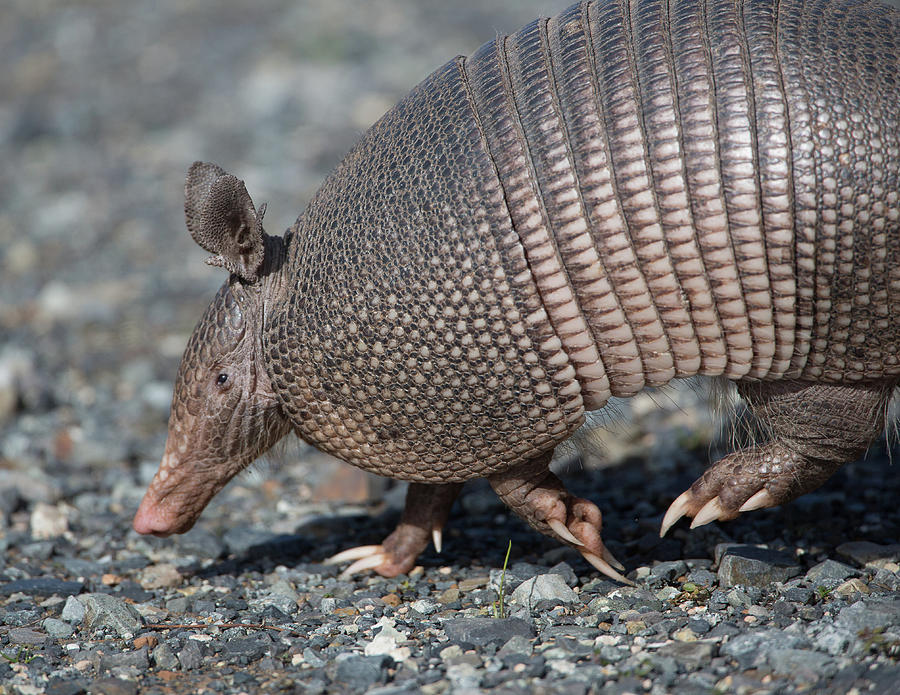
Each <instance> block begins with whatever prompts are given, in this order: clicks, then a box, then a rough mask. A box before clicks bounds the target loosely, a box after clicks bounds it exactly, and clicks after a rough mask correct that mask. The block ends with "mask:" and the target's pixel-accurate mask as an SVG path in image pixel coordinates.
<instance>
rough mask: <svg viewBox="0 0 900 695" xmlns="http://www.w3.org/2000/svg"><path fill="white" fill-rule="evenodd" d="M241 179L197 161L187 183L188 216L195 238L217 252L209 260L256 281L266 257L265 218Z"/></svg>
mask: <svg viewBox="0 0 900 695" xmlns="http://www.w3.org/2000/svg"><path fill="white" fill-rule="evenodd" d="M265 212H266V206H265V205H261V206H260V208H259V211H257V210H256V208H255V207H254V206H253V201H252V200H251V199H250V194H249V193H247V189H246V187H245V186H244V182H243V181H241V180H240V179H238V178H236V177H234V176H232V175H230V174H228V173H226V172H225V170H224V169H222V168H221V167H219V166H216V165H215V164H209V163H206V162H195V163H194V164H193V166H191V168H190V171H188V175H187V180H186V181H185V184H184V217H185V221H186V222H187V228H188V231H189V232H190V233H191V237H193V239H194V241H196V242H197V243H198V244H199V245H200V246H201V247H202V248H204V249H206V250H207V251H209V252H210V253H212V254H214V255H213V256H212V258H209V259H208V260H207V261H206V262H207V263H209V264H210V265H215V266H220V267H222V268H225V269H226V270H228V271H229V272H232V273H234V274H236V275H238V276H240V277H241V278H242V279H243V280H245V281H247V282H256V279H257V277H258V275H257V273H258V271H259V267H260V266H261V265H262V262H263V257H264V253H265V252H264V243H263V226H262V220H263V215H265Z"/></svg>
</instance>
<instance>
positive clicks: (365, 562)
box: [341, 545, 387, 579]
mask: <svg viewBox="0 0 900 695" xmlns="http://www.w3.org/2000/svg"><path fill="white" fill-rule="evenodd" d="M372 547H374V548H380V547H381V546H380V545H377V546H372ZM386 561H387V556H386V555H385V554H384V553H383V552H378V553H375V554H374V555H371V556H369V557H363V558H360V559H359V560H357V561H356V562H354V563H353V564H352V565H350V566H349V567H348V568H347V569H345V570H344V571H343V572H341V579H349V578H350V577H352V576H353V575H354V574H356V573H357V572H363V571H365V570H371V569H375V568H376V567H378V565H380V564H381V563H382V562H386Z"/></svg>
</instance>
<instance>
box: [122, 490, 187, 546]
mask: <svg viewBox="0 0 900 695" xmlns="http://www.w3.org/2000/svg"><path fill="white" fill-rule="evenodd" d="M194 521H195V519H192V518H185V517H184V515H180V514H177V513H175V511H174V510H173V509H172V508H171V507H170V506H169V505H167V504H160V503H159V502H158V501H157V500H155V499H153V497H152V496H151V493H150V492H149V491H148V492H147V494H145V495H144V499H143V500H141V506H140V507H138V510H137V513H136V514H135V515H134V520H133V521H132V522H131V526H132V528H134V530H135V531H137V532H138V533H141V534H144V535H154V536H158V537H160V538H165V537H167V536H171V535H172V534H173V533H184V532H185V531H187V530H189V529H190V528H191V527H192V526H193V525H194Z"/></svg>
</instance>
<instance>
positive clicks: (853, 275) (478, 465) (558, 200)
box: [135, 0, 900, 577]
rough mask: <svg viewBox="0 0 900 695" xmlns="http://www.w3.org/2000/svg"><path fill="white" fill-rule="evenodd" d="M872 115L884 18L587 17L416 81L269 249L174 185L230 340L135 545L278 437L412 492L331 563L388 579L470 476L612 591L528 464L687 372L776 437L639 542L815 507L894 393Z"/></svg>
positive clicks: (582, 12)
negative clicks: (690, 522)
mask: <svg viewBox="0 0 900 695" xmlns="http://www.w3.org/2000/svg"><path fill="white" fill-rule="evenodd" d="M898 108H900V13H897V12H894V11H891V10H888V9H886V8H884V7H882V6H881V5H879V4H878V3H874V2H864V1H855V0H833V1H827V0H780V1H779V2H776V1H775V0H756V1H754V2H742V3H739V2H733V1H731V0H708V1H706V2H697V1H696V0H669V1H668V2H665V1H664V0H631V2H625V1H624V0H602V1H596V2H585V3H582V4H580V5H576V6H573V7H572V8H570V9H569V10H567V11H565V12H563V13H562V14H560V15H559V16H558V17H556V18H553V19H543V20H537V21H535V22H533V23H532V24H530V25H528V26H527V27H525V28H523V29H522V30H521V31H519V32H517V33H516V34H513V35H511V36H501V37H497V38H496V39H494V40H493V41H491V42H489V43H487V44H485V45H484V46H483V47H482V48H480V49H479V50H478V51H476V52H475V53H474V54H473V55H471V56H469V57H463V58H457V59H455V60H453V61H451V62H450V63H448V64H447V65H445V66H443V67H442V68H440V69H439V70H437V71H436V72H435V73H433V74H432V75H431V76H430V77H429V78H427V79H426V80H425V81H424V82H423V83H422V84H420V85H419V86H418V87H417V88H416V89H414V90H413V91H412V92H411V93H410V94H409V95H408V96H407V97H406V98H405V99H403V100H402V101H401V102H400V103H399V104H398V105H397V106H396V107H395V108H394V109H392V110H391V111H389V112H388V113H387V114H386V115H385V116H384V117H383V118H382V119H381V120H380V121H379V122H378V123H377V124H375V126H373V128H372V129H371V130H370V131H369V132H368V133H367V134H366V135H365V136H364V137H363V139H362V140H361V141H360V143H359V144H358V145H357V146H356V147H355V148H354V149H353V151H351V152H350V154H349V155H348V156H347V157H346V158H345V159H344V161H343V162H342V163H341V164H340V165H339V166H338V168H337V169H336V170H335V172H334V173H333V174H332V175H331V176H330V177H329V178H328V179H327V180H326V181H325V183H324V185H323V186H322V188H321V189H320V190H319V192H318V193H317V194H316V196H315V198H314V199H313V201H312V202H311V204H310V206H309V208H308V209H307V211H306V212H305V213H304V214H303V216H302V217H301V218H300V219H299V220H298V221H297V223H296V225H295V226H294V227H293V228H292V230H291V236H290V239H289V240H288V241H286V242H285V243H284V244H283V245H281V244H278V243H276V242H275V241H273V240H272V238H271V237H266V236H265V235H264V234H263V232H262V226H261V220H262V210H260V211H259V212H257V211H256V209H255V208H254V206H253V204H252V202H251V201H250V199H249V196H248V195H247V193H246V190H245V189H244V188H243V184H241V183H240V182H239V181H238V180H237V179H235V178H234V177H230V176H228V175H227V174H225V172H223V171H222V170H221V169H219V168H218V167H216V166H215V165H203V164H198V165H196V166H195V168H193V169H192V173H191V176H190V177H189V180H188V186H187V187H186V213H187V222H188V228H189V230H190V232H191V233H192V235H193V236H194V238H195V239H196V240H197V242H198V243H199V244H200V245H201V246H203V247H204V248H206V249H208V250H210V251H211V252H212V253H213V254H215V255H214V257H213V259H212V262H213V263H214V264H215V265H221V266H223V267H225V268H226V269H228V270H230V271H231V272H232V273H233V275H232V277H231V278H230V280H229V283H228V285H227V288H226V289H225V290H223V292H224V293H225V294H223V295H222V297H225V296H230V297H232V298H233V301H234V302H236V305H237V306H238V307H239V308H240V315H241V317H242V319H241V320H242V321H244V322H245V323H244V324H242V325H244V328H245V330H244V333H243V334H241V335H240V336H239V337H237V338H232V333H234V331H231V332H230V333H229V332H228V331H227V330H226V325H225V324H222V323H221V322H218V319H217V318H216V317H218V316H219V315H220V312H219V311H218V310H211V311H210V313H208V315H207V318H206V319H205V320H204V322H201V325H200V326H198V329H197V332H195V336H194V338H192V345H193V346H194V347H193V348H190V347H189V350H188V352H187V353H186V356H185V365H183V367H182V372H180V374H179V383H178V386H177V387H176V395H175V401H174V402H173V415H172V421H171V423H170V440H171V442H172V443H171V445H167V454H166V458H165V459H164V466H163V467H162V469H161V471H160V474H159V475H158V476H157V479H156V480H155V481H154V483H153V485H152V486H151V490H150V491H149V492H148V497H147V498H146V499H145V502H144V503H143V504H142V506H141V510H140V512H139V514H138V517H137V518H136V521H135V527H136V528H138V530H143V531H148V530H149V531H153V532H157V533H166V532H171V531H178V530H183V529H184V528H186V527H187V526H188V525H189V523H193V520H194V519H196V515H197V514H199V509H200V508H202V506H203V505H204V504H205V503H206V501H207V500H208V499H209V497H211V496H212V494H214V492H215V491H216V490H218V489H219V488H220V487H221V486H222V485H223V484H224V482H225V481H227V479H228V478H230V477H231V476H232V475H233V474H234V472H235V471H237V470H239V469H240V468H241V467H242V466H243V465H245V464H246V462H248V460H249V458H252V457H253V456H255V455H258V454H260V453H262V451H263V450H264V449H265V448H266V447H267V446H268V445H270V444H271V443H272V441H271V440H273V439H275V438H277V436H280V434H281V433H283V432H284V431H286V429H287V428H288V427H290V428H293V429H294V431H295V432H297V434H298V435H300V436H301V437H303V438H304V439H306V440H307V441H309V442H311V443H313V444H315V445H316V446H318V447H319V448H322V449H324V450H326V451H329V452H331V453H333V454H335V455H337V456H339V457H341V458H343V459H345V460H347V461H349V462H351V463H353V464H354V465H357V466H360V467H362V468H365V469H367V470H370V471H373V472H375V473H380V474H383V475H388V476H391V477H395V478H400V479H404V480H409V481H411V482H413V483H416V485H415V486H413V487H412V488H411V489H412V492H411V494H410V498H409V500H408V509H407V512H406V514H405V516H404V521H403V522H402V523H401V527H400V528H398V531H397V532H395V534H392V536H391V537H390V538H389V539H388V540H386V541H385V543H384V544H382V546H378V547H376V549H375V550H371V549H367V550H365V551H358V552H357V553H356V554H357V555H360V554H362V555H364V556H365V557H363V558H360V560H361V562H362V560H364V562H362V564H359V565H357V566H356V567H357V568H360V567H368V566H371V565H374V566H375V568H376V570H377V571H379V572H381V573H383V574H395V573H397V572H401V571H406V570H407V569H408V568H409V567H410V566H411V565H412V563H414V560H415V556H416V555H417V554H418V552H419V551H420V550H421V549H422V548H423V547H424V545H425V544H426V543H427V542H428V537H429V534H431V533H432V532H433V531H434V529H435V528H436V527H438V526H440V525H442V524H443V520H444V519H446V516H447V512H448V510H449V507H450V504H451V503H452V497H453V496H454V495H453V493H452V491H453V490H455V489H456V488H455V487H454V486H456V485H458V484H459V483H462V482H463V481H465V480H468V479H471V478H474V477H487V478H488V479H489V480H491V482H492V484H493V485H494V487H495V489H496V490H497V491H498V494H500V495H501V497H502V498H503V499H504V501H507V502H508V503H509V504H510V505H511V506H512V507H513V508H514V509H515V510H516V511H517V513H519V514H520V515H521V516H522V517H523V518H525V519H526V520H527V521H528V522H529V523H530V524H531V525H532V526H534V527H535V528H537V529H538V530H540V531H542V532H544V533H547V534H549V535H552V536H554V537H557V538H558V539H560V540H561V541H563V542H565V543H569V544H570V545H572V546H574V547H578V548H579V549H580V550H581V551H582V552H583V553H585V556H586V557H587V558H588V559H589V561H592V562H593V561H594V559H599V560H600V561H601V563H596V562H595V564H597V565H598V566H599V567H601V569H602V570H603V571H604V572H606V573H607V574H609V575H610V576H616V577H619V576H620V575H618V574H617V573H615V571H614V570H613V569H612V568H611V567H610V563H609V558H608V557H604V554H605V550H604V549H603V546H602V542H601V541H600V535H599V534H600V525H601V519H600V513H599V510H597V509H596V507H594V506H593V505H592V504H590V503H589V502H587V501H584V500H579V499H577V498H573V497H572V496H571V495H569V493H568V492H566V491H565V489H564V488H563V487H562V485H561V484H560V483H559V481H558V480H556V479H555V478H554V477H553V476H552V475H550V474H549V473H548V472H547V469H546V466H547V461H548V460H549V454H550V452H551V451H552V449H553V447H554V446H555V445H556V444H557V443H559V442H560V441H562V440H563V439H565V438H567V437H568V436H569V435H570V434H571V433H572V432H573V431H574V430H575V429H577V428H578V427H579V426H580V425H581V423H582V422H583V418H584V412H585V410H594V409H597V408H601V407H603V406H604V405H605V404H606V402H607V400H608V399H609V398H610V397H611V396H613V395H615V396H630V395H633V394H635V393H637V392H639V391H640V390H642V389H643V388H645V387H647V386H656V385H661V384H665V383H668V382H669V381H671V380H672V379H674V378H682V377H689V376H693V375H707V376H721V377H725V378H728V379H732V380H734V381H737V382H738V386H739V389H741V391H742V393H743V394H744V395H745V397H747V398H748V399H749V401H750V405H751V408H752V409H754V410H755V411H756V412H757V414H759V415H760V417H761V418H762V419H763V421H764V422H765V423H766V424H767V425H768V426H769V429H770V432H771V435H772V438H771V440H770V441H769V442H767V443H761V444H759V445H758V446H756V447H754V448H750V449H748V450H746V451H743V452H738V453H736V454H734V455H732V456H731V457H729V458H728V459H725V460H723V461H722V462H720V463H719V464H717V465H716V466H715V467H713V468H711V469H710V471H709V472H708V473H707V474H706V475H705V476H704V477H703V478H702V479H701V480H700V481H698V482H697V483H696V484H695V485H694V487H693V488H692V489H691V491H690V492H689V493H685V495H683V496H682V497H681V498H679V501H677V502H676V504H675V505H674V506H673V511H670V513H669V514H668V515H667V517H666V522H665V524H664V526H665V527H668V525H670V524H671V523H673V522H674V520H675V519H677V518H678V516H679V515H683V514H687V515H688V516H693V517H694V523H695V524H699V523H702V522H706V521H709V520H711V519H713V518H723V519H725V518H733V517H734V516H735V515H736V514H737V513H739V512H740V511H742V510H749V509H753V508H759V507H762V506H770V505H772V504H777V503H781V502H784V501H787V500H788V499H791V498H792V497H794V496H796V495H797V494H801V493H802V492H804V491H807V490H809V489H811V488H812V487H814V486H815V485H818V484H820V483H821V482H822V480H824V479H825V478H826V477H827V476H828V475H830V473H831V472H833V470H835V469H836V468H837V467H838V466H840V465H841V464H842V463H844V462H846V461H848V460H852V459H853V458H855V457H857V456H858V455H860V453H861V452H862V451H864V450H865V447H866V446H867V445H868V444H869V443H870V442H871V441H872V439H873V438H874V437H875V436H877V435H878V433H879V432H880V429H881V427H882V425H883V420H882V419H881V415H880V413H881V412H882V409H883V405H884V403H885V402H886V400H887V398H888V397H889V395H890V393H891V391H892V389H893V387H894V385H895V383H896V381H897V379H898V378H900V357H898V344H900V335H898V328H897V327H898V325H900V323H898V321H897V316H898V309H900V304H898V302H900V299H898V298H900V291H898V288H900V276H898V272H900V271H898V269H900V113H898ZM273 244H274V246H273ZM270 250H272V251H277V253H278V257H277V259H275V260H277V263H273V262H272V261H273V259H272V258H271V254H270ZM281 254H284V256H282V255H281ZM276 266H277V269H276ZM217 301H219V300H217ZM226 323H227V322H226ZM229 325H230V324H229ZM229 330H230V329H229ZM235 335H237V334H236V333H235ZM233 340H237V341H238V343H239V345H234V344H232V343H233ZM230 341H231V342H230ZM210 346H217V347H215V348H214V347H210ZM217 351H218V352H217ZM219 353H220V354H219ZM241 356H243V357H241ZM223 357H227V358H228V359H229V360H232V361H233V362H235V367H236V368H237V369H238V373H239V374H240V375H241V376H240V383H241V384H251V383H252V384H256V385H257V386H254V387H247V388H244V390H243V391H242V392H241V393H242V394H243V398H242V399H238V400H237V401H235V400H233V399H227V398H224V397H219V396H216V397H213V396H209V395H208V394H209V393H212V394H216V393H217V391H216V390H215V389H212V390H210V389H211V387H209V383H210V382H209V379H210V378H213V377H215V375H216V374H217V373H218V372H216V369H218V364H219V362H220V361H221V360H222V359H223ZM236 357H241V359H237V360H235V359H234V358H236ZM242 370H243V371H242ZM254 375H255V378H256V381H252V379H251V377H254ZM204 380H205V381H204ZM182 382H185V383H190V384H192V386H191V388H187V387H186V386H185V384H184V383H182ZM198 383H204V384H206V385H207V387H206V389H207V390H206V391H202V390H201V391H198V390H197V389H196V388H195V387H194V386H193V385H195V384H198ZM246 407H249V410H247V411H245V410H244V408H246ZM855 408H862V410H861V411H860V412H859V416H858V417H855V418H851V419H849V420H841V419H836V418H835V414H836V413H843V412H844V411H845V410H853V409H855ZM854 412H855V411H854ZM245 413H249V415H248V414H245ZM248 423H252V424H248ZM260 423H262V424H260ZM186 430H189V431H191V432H192V437H191V438H190V439H189V440H188V439H185V438H184V437H183V435H182V433H183V432H184V431H186ZM801 434H802V436H800V435H801ZM821 436H825V439H824V440H823V441H824V442H825V444H824V445H821V446H820V445H819V444H816V443H815V442H816V441H817V437H821ZM179 437H180V439H179ZM238 441H239V442H240V444H238V443H237V442H238ZM182 449H184V451H182ZM173 452H178V453H179V455H178V456H175V453H173ZM429 485H431V486H436V487H435V489H434V490H431V491H429V489H428V488H427V487H423V486H429ZM429 501H430V502H429ZM429 504H431V505H432V506H430V507H429ZM421 505H425V506H426V507H429V508H427V509H424V510H423V509H419V507H420V506H421ZM179 506H182V507H184V508H185V509H186V510H184V509H179ZM164 508H166V509H165V510H164ZM161 510H163V511H161Z"/></svg>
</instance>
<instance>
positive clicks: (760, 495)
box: [740, 488, 775, 512]
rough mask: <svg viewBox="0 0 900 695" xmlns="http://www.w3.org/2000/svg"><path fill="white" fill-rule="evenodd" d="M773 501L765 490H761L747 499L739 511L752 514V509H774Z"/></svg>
mask: <svg viewBox="0 0 900 695" xmlns="http://www.w3.org/2000/svg"><path fill="white" fill-rule="evenodd" d="M774 506H775V499H774V498H773V497H772V495H771V493H769V491H768V490H766V488H763V489H762V490H760V491H759V492H757V493H756V494H755V495H753V497H751V498H750V499H748V500H747V501H746V502H744V503H743V504H742V505H741V509H740V511H742V512H752V511H753V510H754V509H762V508H764V507H774Z"/></svg>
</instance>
